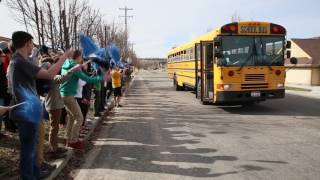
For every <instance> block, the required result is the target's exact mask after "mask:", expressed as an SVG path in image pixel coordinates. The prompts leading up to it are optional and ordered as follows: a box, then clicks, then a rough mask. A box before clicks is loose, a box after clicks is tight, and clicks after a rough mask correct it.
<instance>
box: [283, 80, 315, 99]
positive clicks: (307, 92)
mask: <svg viewBox="0 0 320 180" xmlns="http://www.w3.org/2000/svg"><path fill="white" fill-rule="evenodd" d="M286 93H288V94H294V95H298V96H305V97H310V98H317V99H320V86H308V85H297V84H286Z"/></svg>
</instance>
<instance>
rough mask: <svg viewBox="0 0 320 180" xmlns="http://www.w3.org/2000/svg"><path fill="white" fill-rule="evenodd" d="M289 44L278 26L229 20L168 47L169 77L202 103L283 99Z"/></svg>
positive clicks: (282, 30) (292, 60) (175, 85)
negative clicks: (191, 92) (224, 23)
mask: <svg viewBox="0 0 320 180" xmlns="http://www.w3.org/2000/svg"><path fill="white" fill-rule="evenodd" d="M290 47H291V43H290V41H286V29H285V28H284V27H283V26H281V25H277V24H273V23H269V22H255V21H250V22H236V23H230V24H226V25H224V26H222V27H220V28H217V29H215V30H213V31H210V32H208V33H206V34H204V35H202V36H200V37H197V38H195V39H193V40H191V41H189V42H187V43H185V44H182V45H180V46H177V47H175V48H172V49H171V50H170V51H169V53H168V56H167V61H168V76H169V78H171V79H172V82H173V86H174V88H175V89H176V90H183V89H185V88H186V87H189V88H193V89H194V90H195V92H196V93H195V94H196V97H197V98H199V99H200V100H201V101H202V102H204V103H207V102H210V103H229V102H240V103H246V102H258V101H264V100H266V99H276V98H284V97H285V86H284V83H285V76H286V72H285V66H284V61H285V58H290V51H289V49H290ZM290 60H291V63H293V64H296V63H297V62H296V58H291V59H290Z"/></svg>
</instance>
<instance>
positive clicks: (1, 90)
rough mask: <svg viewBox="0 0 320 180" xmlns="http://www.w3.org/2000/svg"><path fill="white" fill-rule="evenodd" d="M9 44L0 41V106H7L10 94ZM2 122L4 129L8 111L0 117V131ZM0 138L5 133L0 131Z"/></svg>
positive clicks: (6, 123)
mask: <svg viewBox="0 0 320 180" xmlns="http://www.w3.org/2000/svg"><path fill="white" fill-rule="evenodd" d="M10 54H11V52H10V49H9V44H8V43H7V42H4V41H2V42H0V106H8V105H9V104H10V95H9V93H8V80H7V68H8V65H9V57H10ZM2 122H5V125H6V126H5V127H6V130H7V129H8V128H9V126H8V113H5V114H4V115H3V116H1V117H0V131H1V129H2ZM0 138H7V136H6V135H5V134H2V133H0Z"/></svg>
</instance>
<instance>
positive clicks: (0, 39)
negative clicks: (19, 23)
mask: <svg viewBox="0 0 320 180" xmlns="http://www.w3.org/2000/svg"><path fill="white" fill-rule="evenodd" d="M10 40H11V39H10V38H6V37H3V36H0V42H1V41H5V42H9V41H10Z"/></svg>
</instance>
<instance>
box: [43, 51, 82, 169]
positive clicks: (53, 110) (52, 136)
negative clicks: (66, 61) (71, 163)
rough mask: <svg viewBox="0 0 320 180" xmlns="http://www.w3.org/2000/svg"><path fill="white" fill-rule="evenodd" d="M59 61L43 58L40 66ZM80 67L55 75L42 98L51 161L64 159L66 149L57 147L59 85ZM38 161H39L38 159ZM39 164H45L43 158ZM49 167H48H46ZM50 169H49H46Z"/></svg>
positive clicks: (59, 109) (50, 64)
mask: <svg viewBox="0 0 320 180" xmlns="http://www.w3.org/2000/svg"><path fill="white" fill-rule="evenodd" d="M58 60H59V58H58V57H55V58H54V59H53V58H51V57H50V56H44V57H42V58H41V59H40V62H41V64H42V65H44V64H47V65H46V66H47V68H49V67H50V66H52V65H53V64H55V63H56V62H57V61H58ZM80 68H81V66H80V65H79V66H74V67H73V68H72V69H70V70H69V71H68V72H67V73H66V74H65V75H63V76H62V75H56V76H55V77H54V79H53V82H52V87H51V89H50V90H49V91H48V92H47V94H46V96H45V98H44V104H45V109H46V111H47V112H48V115H49V122H50V129H49V152H48V156H49V158H51V159H58V158H62V157H64V156H65V155H66V154H65V153H66V151H67V150H66V149H63V148H59V147H58V132H59V121H60V116H61V112H62V109H63V108H64V104H63V100H62V98H61V95H60V91H59V85H60V84H61V83H62V82H64V81H65V80H67V79H68V78H69V77H70V76H71V75H72V74H73V73H74V72H75V71H77V70H79V69H80ZM38 160H39V159H38ZM39 162H40V164H44V166H45V164H46V162H45V161H44V158H40V160H39ZM47 167H50V166H47ZM48 169H50V168H48Z"/></svg>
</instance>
